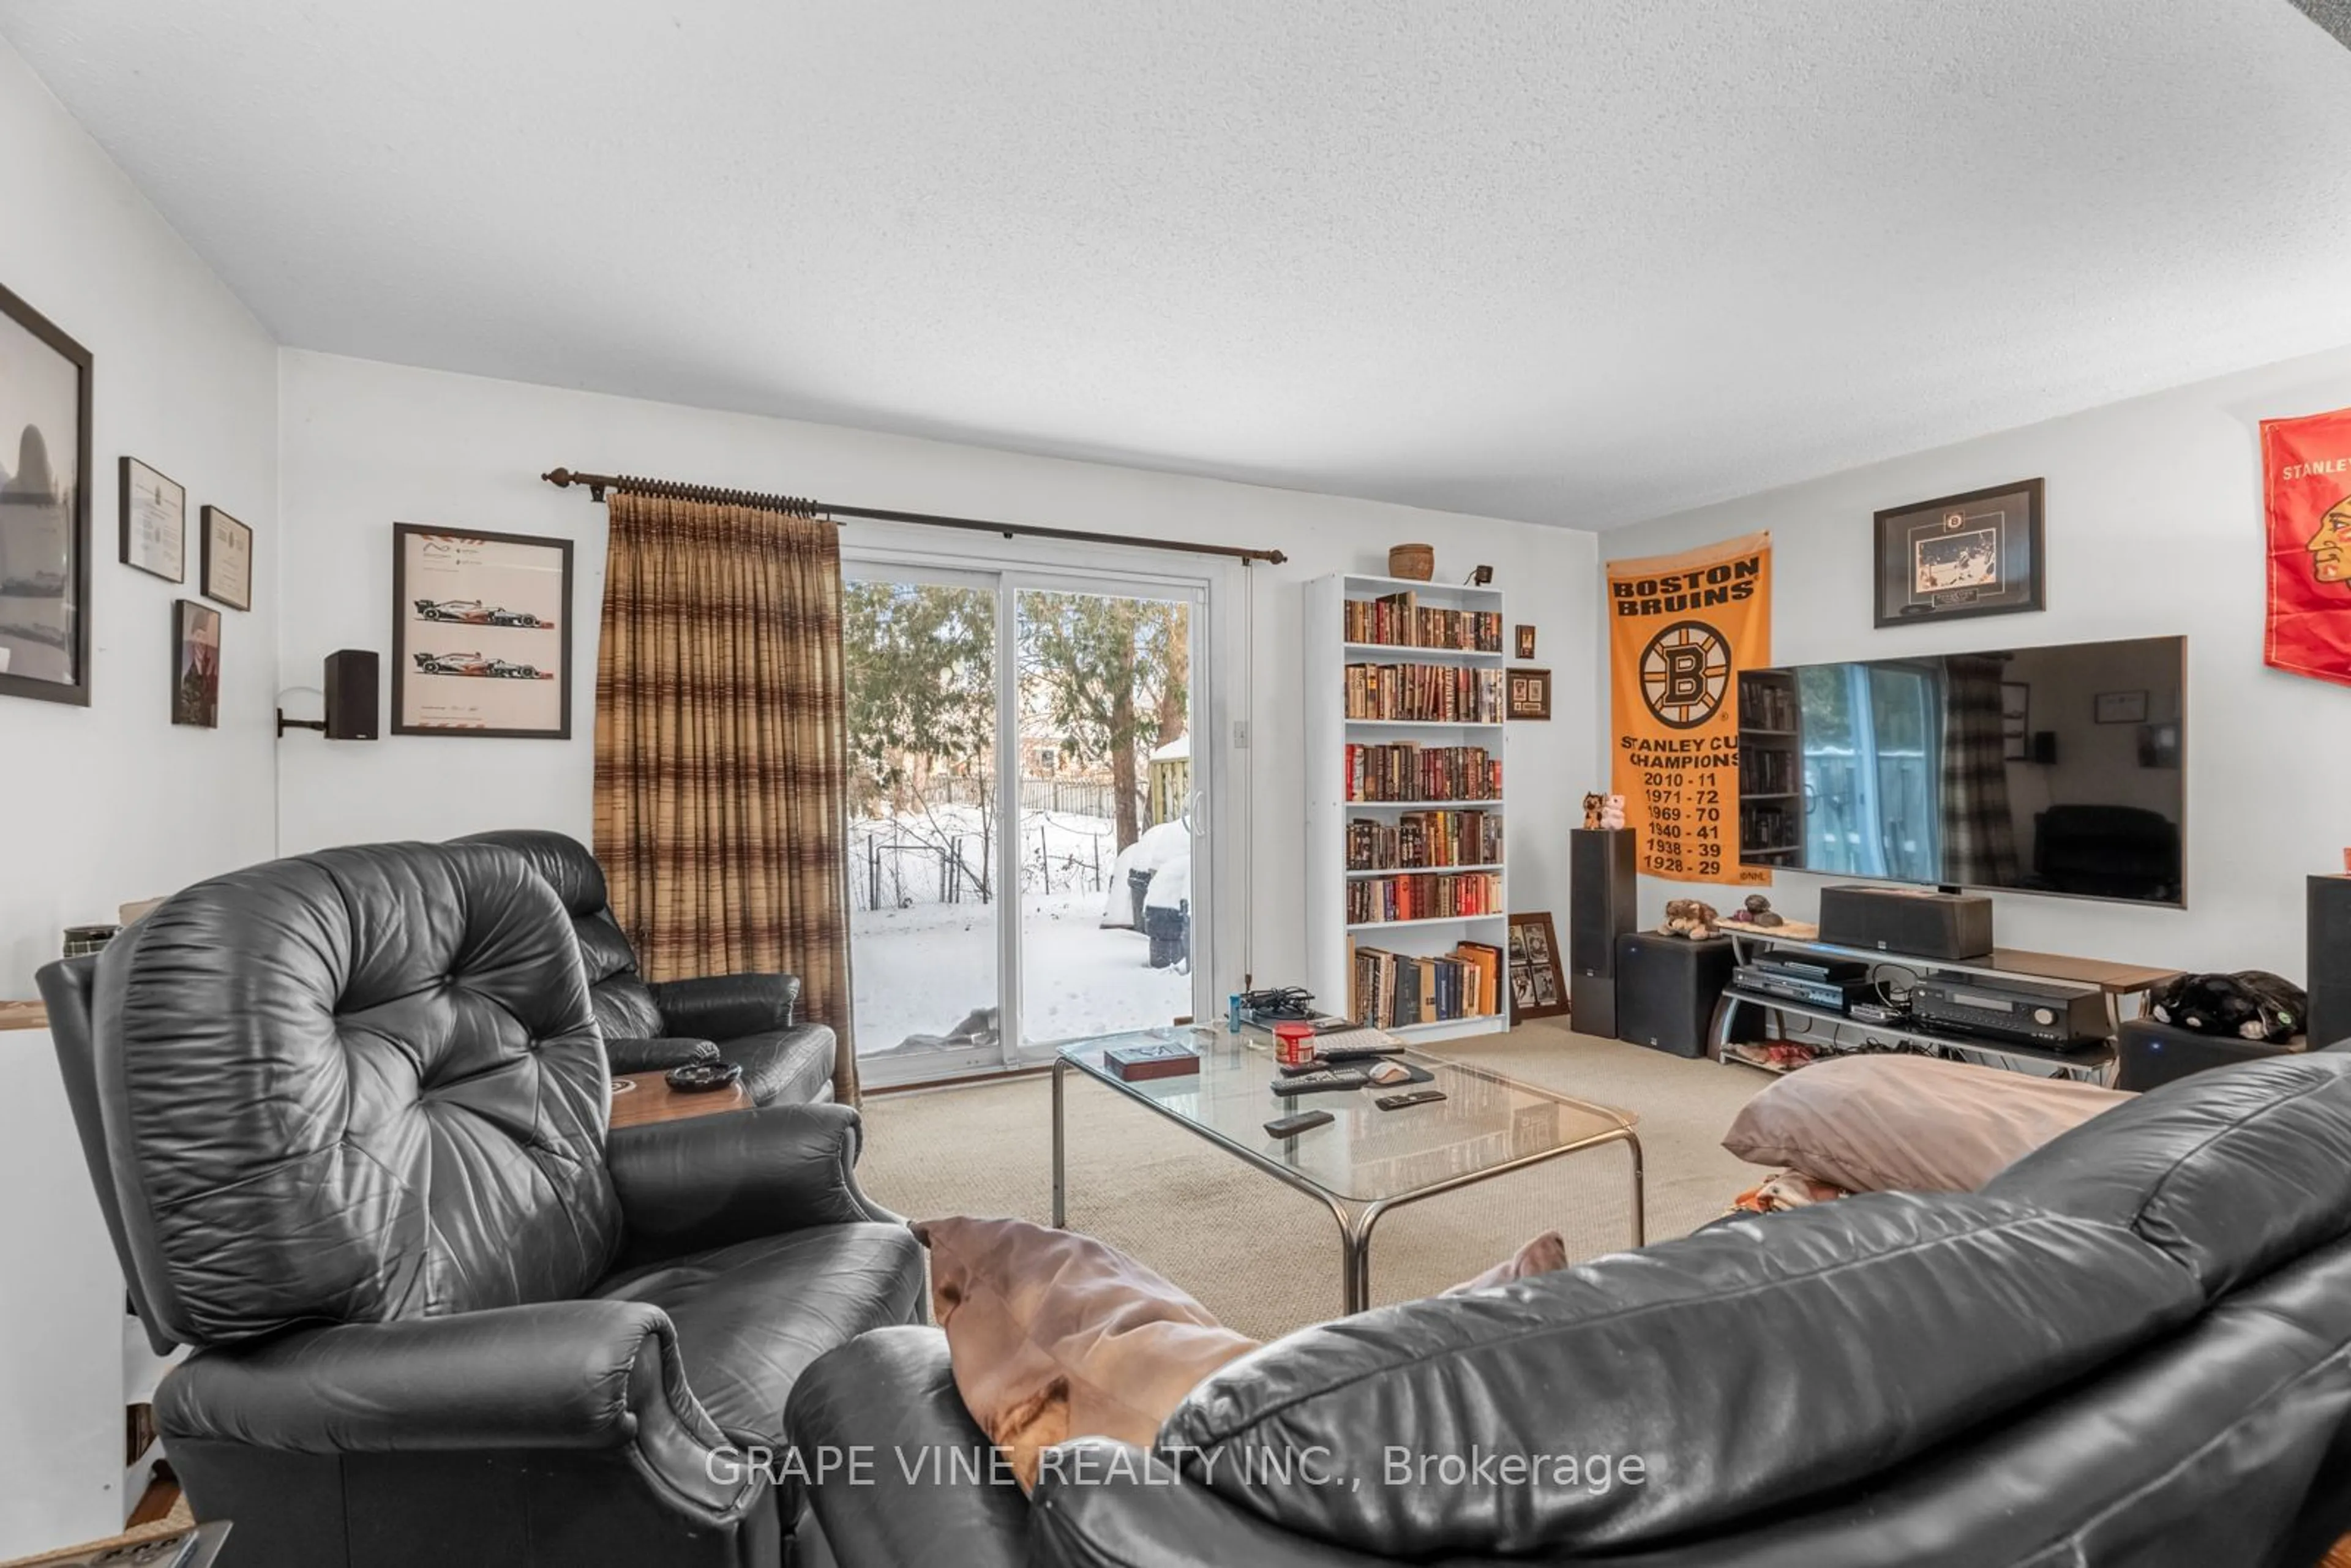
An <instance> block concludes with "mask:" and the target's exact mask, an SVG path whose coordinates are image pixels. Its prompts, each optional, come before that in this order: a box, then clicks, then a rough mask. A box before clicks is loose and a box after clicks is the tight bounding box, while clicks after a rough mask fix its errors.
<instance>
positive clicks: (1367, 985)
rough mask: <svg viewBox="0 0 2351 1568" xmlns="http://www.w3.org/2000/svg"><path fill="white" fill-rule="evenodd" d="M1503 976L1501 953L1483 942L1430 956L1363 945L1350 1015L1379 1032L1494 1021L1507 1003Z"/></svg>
mask: <svg viewBox="0 0 2351 1568" xmlns="http://www.w3.org/2000/svg"><path fill="white" fill-rule="evenodd" d="M1504 973H1505V969H1504V965H1503V961H1502V950H1501V949H1500V948H1499V947H1496V946H1491V945H1490V944H1488V943H1484V942H1460V943H1457V944H1455V945H1454V948H1453V950H1452V951H1451V952H1450V953H1444V954H1429V955H1424V954H1418V953H1391V952H1388V951H1386V950H1384V949H1383V948H1379V947H1365V946H1360V945H1358V946H1356V948H1355V974H1354V995H1353V997H1352V998H1349V999H1350V1002H1351V1004H1352V1005H1351V1006H1350V1009H1349V1013H1350V1016H1352V1017H1353V1019H1355V1021H1356V1022H1358V1023H1367V1024H1370V1025H1371V1026H1372V1027H1373V1028H1374V1029H1400V1028H1405V1027H1408V1026H1410V1025H1412V1024H1419V1023H1441V1022H1446V1021H1449V1020H1451V1019H1470V1018H1492V1017H1493V1016H1494V1015H1495V1014H1496V1013H1498V1012H1499V1010H1500V1009H1502V1008H1503V1007H1504V1006H1506V1005H1507V1003H1508V997H1507V993H1506V988H1504V986H1503V984H1502V977H1503V975H1504Z"/></svg>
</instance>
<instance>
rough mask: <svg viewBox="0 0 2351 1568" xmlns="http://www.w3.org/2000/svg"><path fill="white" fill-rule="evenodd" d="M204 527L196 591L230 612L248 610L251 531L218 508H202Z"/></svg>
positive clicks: (250, 603) (251, 581)
mask: <svg viewBox="0 0 2351 1568" xmlns="http://www.w3.org/2000/svg"><path fill="white" fill-rule="evenodd" d="M201 570H202V572H203V579H202V580H201V582H200V583H199V584H198V587H199V589H200V591H202V592H203V594H204V597H205V598H206V599H209V600H212V601H214V602H216V603H221V604H225V605H227V606H228V607H229V608H230V609H231V610H250V609H252V608H253V530H252V529H251V528H247V527H246V526H245V525H244V524H243V523H240V522H238V521H237V520H236V519H235V517H230V516H229V515H228V514H227V513H226V512H224V511H222V510H221V509H220V508H219V507H205V508H204V561H203V565H202V568H201Z"/></svg>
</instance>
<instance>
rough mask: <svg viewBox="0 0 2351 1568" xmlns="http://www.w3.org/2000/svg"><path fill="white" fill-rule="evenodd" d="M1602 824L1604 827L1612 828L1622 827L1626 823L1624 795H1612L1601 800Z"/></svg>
mask: <svg viewBox="0 0 2351 1568" xmlns="http://www.w3.org/2000/svg"><path fill="white" fill-rule="evenodd" d="M1600 825H1601V826H1602V827H1604V828H1611V829H1614V828H1621V827H1623V826H1624V825H1625V797H1624V796H1622V795H1610V796H1607V797H1605V798H1604V799H1603V800H1601V802H1600Z"/></svg>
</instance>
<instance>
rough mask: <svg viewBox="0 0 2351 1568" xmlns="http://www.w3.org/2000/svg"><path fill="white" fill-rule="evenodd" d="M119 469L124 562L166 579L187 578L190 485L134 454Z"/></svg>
mask: <svg viewBox="0 0 2351 1568" xmlns="http://www.w3.org/2000/svg"><path fill="white" fill-rule="evenodd" d="M117 469H118V473H117V476H116V478H117V484H116V486H115V488H116V490H117V491H118V492H119V502H118V505H117V507H116V509H117V510H118V511H119V512H120V514H121V550H122V564H123V565H125V566H132V567H137V568H138V569H139V570H141V571H143V572H146V573H148V574H149V575H150V576H152V577H160V578H162V580H164V581H166V582H185V581H186V580H188V491H187V486H184V485H182V484H181V483H179V481H177V480H175V479H173V478H172V477H171V476H169V475H167V474H165V473H163V472H162V470H161V469H159V468H156V467H154V466H152V465H149V464H146V463H141V461H140V460H139V459H138V458H136V457H129V456H126V457H124V458H123V459H122V461H121V462H120V464H119V465H117Z"/></svg>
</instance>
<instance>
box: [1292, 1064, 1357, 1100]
mask: <svg viewBox="0 0 2351 1568" xmlns="http://www.w3.org/2000/svg"><path fill="white" fill-rule="evenodd" d="M1371 1081H1372V1080H1371V1075H1370V1074H1369V1073H1366V1072H1365V1071H1364V1070H1363V1069H1362V1068H1360V1067H1321V1068H1317V1069H1315V1070H1314V1071H1311V1072H1301V1073H1300V1074H1299V1075H1298V1076H1297V1077H1295V1078H1277V1079H1275V1080H1274V1081H1273V1092H1275V1093H1276V1094H1285V1095H1287V1094H1319V1093H1322V1092H1324V1091H1325V1090H1331V1089H1361V1088H1362V1087H1363V1086H1364V1084H1366V1083H1369V1082H1371Z"/></svg>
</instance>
